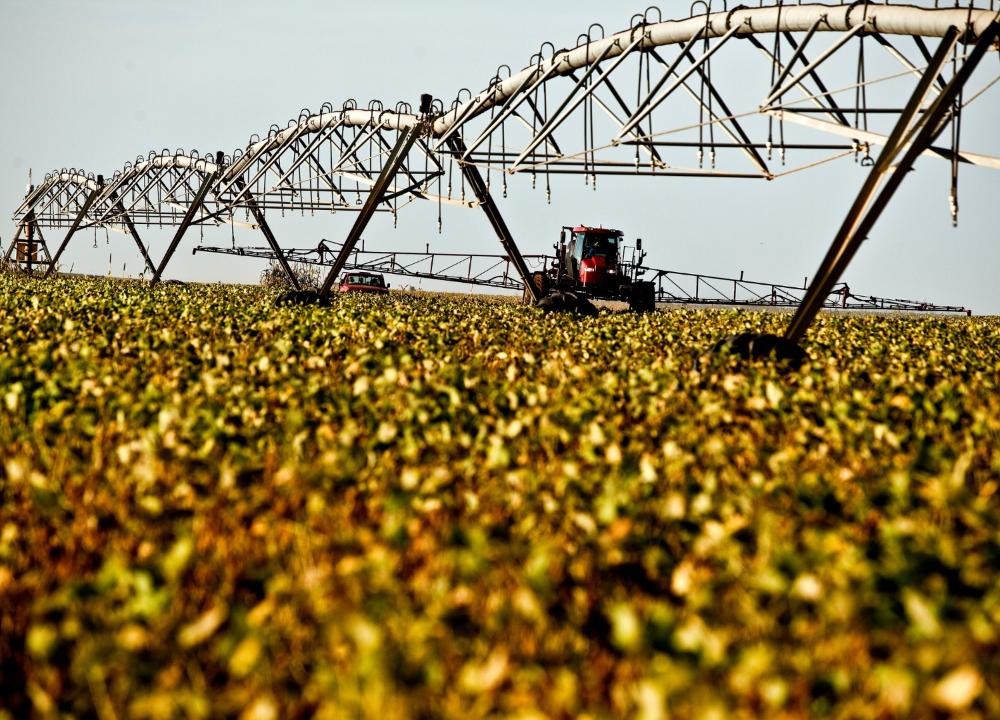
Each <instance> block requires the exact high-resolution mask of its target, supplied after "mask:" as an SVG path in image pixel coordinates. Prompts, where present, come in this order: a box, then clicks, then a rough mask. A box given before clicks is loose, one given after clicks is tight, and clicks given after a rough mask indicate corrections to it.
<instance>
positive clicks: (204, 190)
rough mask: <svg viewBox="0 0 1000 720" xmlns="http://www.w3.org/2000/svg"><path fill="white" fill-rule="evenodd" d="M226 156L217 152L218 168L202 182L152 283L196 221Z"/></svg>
mask: <svg viewBox="0 0 1000 720" xmlns="http://www.w3.org/2000/svg"><path fill="white" fill-rule="evenodd" d="M224 157H225V156H224V155H223V154H222V152H221V151H220V152H219V153H217V154H216V156H215V165H216V168H215V170H213V171H212V172H210V173H208V175H206V176H205V179H204V180H203V181H202V183H201V187H199V188H198V192H197V193H196V194H195V196H194V199H193V200H192V201H191V205H190V207H188V209H187V212H186V213H185V214H184V218H183V219H182V220H181V224H180V227H178V228H177V232H176V233H174V239H173V240H171V241H170V245H169V247H167V252H166V253H165V254H164V255H163V259H162V260H161V261H160V266H159V267H158V268H156V271H155V272H154V273H153V277H152V279H151V280H150V283H151V284H152V285H155V284H156V283H158V282H159V281H160V277H161V276H162V275H163V271H164V270H165V269H166V267H167V263H168V262H170V258H171V257H173V255H174V251H176V250H177V246H178V245H180V243H181V239H182V238H183V237H184V233H186V232H187V230H188V228H189V227H191V223H192V222H194V218H195V215H197V214H198V211H199V210H201V206H202V205H203V204H204V203H205V198H206V197H208V192H209V190H211V189H212V187H213V186H214V185H215V181H216V179H217V178H218V177H219V172H220V171H221V169H222V161H223V158H224Z"/></svg>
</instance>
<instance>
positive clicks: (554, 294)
mask: <svg viewBox="0 0 1000 720" xmlns="http://www.w3.org/2000/svg"><path fill="white" fill-rule="evenodd" d="M538 307H539V308H541V309H542V310H543V311H544V312H572V313H576V314H577V315H584V316H587V317H594V316H595V315H597V314H598V311H597V306H596V305H594V303H592V302H590V300H588V299H587V298H585V297H581V296H579V295H577V294H576V293H574V292H570V291H569V290H552V291H551V292H550V293H549V294H548V295H546V296H545V297H543V298H542V299H541V300H539V301H538Z"/></svg>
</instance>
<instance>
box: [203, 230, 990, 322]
mask: <svg viewBox="0 0 1000 720" xmlns="http://www.w3.org/2000/svg"><path fill="white" fill-rule="evenodd" d="M194 252H195V253H212V254H217V255H233V256H237V257H249V258H258V259H263V260H270V261H277V260H278V256H277V255H276V254H275V253H274V252H272V251H271V250H270V249H269V248H266V247H236V246H234V247H210V246H204V245H202V246H199V247H197V248H195V249H194ZM339 252H340V247H339V246H334V245H331V244H328V243H327V242H326V241H323V242H320V244H319V245H317V246H316V247H315V248H312V249H308V248H286V249H284V250H283V253H284V256H285V258H287V260H288V261H289V262H292V263H295V264H301V265H316V266H320V267H331V266H332V265H333V258H335V257H336V256H337V255H338V253H339ZM524 261H525V263H526V264H527V265H528V267H529V268H530V269H531V270H534V271H541V272H545V271H546V270H548V268H550V267H552V266H553V265H554V263H555V262H556V258H555V257H554V256H551V255H525V256H524ZM343 269H344V270H367V271H369V272H378V273H382V274H384V275H395V276H398V277H405V278H414V279H420V280H439V281H443V282H449V283H459V284H463V285H474V286H478V287H487V288H493V289H497V290H511V291H515V292H519V293H524V292H525V287H524V283H522V282H521V281H520V279H519V276H518V275H517V271H516V268H515V266H514V265H513V264H512V262H511V259H510V257H509V256H506V255H488V254H478V253H438V252H430V251H427V252H401V251H397V250H387V251H383V250H365V249H363V248H362V249H358V248H357V247H356V248H355V249H354V250H353V251H351V253H350V255H349V257H348V259H347V262H346V263H345V264H344V267H343ZM639 271H640V275H641V277H643V278H644V279H646V280H650V281H652V282H653V283H654V286H655V299H656V302H657V303H661V304H665V305H666V304H675V305H717V306H718V305H724V306H746V307H761V308H794V307H798V306H799V305H800V304H801V303H802V300H803V299H804V298H805V296H806V293H807V291H808V288H809V285H808V283H807V282H803V284H802V285H801V286H796V285H787V284H781V283H770V282H760V281H755V280H746V279H744V277H743V273H740V277H738V278H734V277H722V276H718V275H704V274H699V273H685V272H678V271H676V270H663V269H660V268H653V267H646V266H640V267H639ZM823 307H824V308H826V309H830V310H906V311H919V312H933V313H963V314H969V313H970V310H969V309H968V308H966V307H964V306H961V305H938V304H934V303H930V302H926V301H921V300H904V299H901V298H886V297H878V296H875V295H861V294H858V293H856V292H853V291H852V290H851V289H850V287H849V286H848V285H847V284H845V283H838V284H836V285H834V286H833V288H831V290H830V291H829V293H828V294H827V296H826V298H825V300H824V302H823Z"/></svg>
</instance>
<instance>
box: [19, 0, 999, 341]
mask: <svg viewBox="0 0 1000 720" xmlns="http://www.w3.org/2000/svg"><path fill="white" fill-rule="evenodd" d="M939 4H940V3H939V2H931V1H928V2H925V3H924V4H923V5H922V6H916V5H894V4H890V3H888V2H886V3H884V4H882V3H875V2H852V3H850V4H838V5H828V4H820V3H808V4H799V3H795V4H793V3H791V2H788V1H784V2H782V1H780V0H779V1H777V2H763V1H762V2H761V3H760V6H759V7H747V6H743V5H741V6H738V7H733V8H729V7H728V6H727V4H726V3H725V2H722V3H718V2H716V3H715V4H714V5H713V3H711V2H705V1H702V0H697V1H696V2H695V3H694V4H693V5H692V6H691V11H690V16H689V17H687V18H679V19H664V18H663V16H662V13H661V12H660V11H659V10H658V9H656V8H650V9H649V10H647V11H646V12H645V13H642V14H638V15H634V16H633V17H632V19H631V21H630V22H629V25H628V27H627V28H626V29H624V30H622V31H620V32H617V33H614V34H607V33H605V31H604V28H603V27H601V26H600V25H592V26H590V28H589V29H588V31H587V32H586V33H585V34H581V35H580V36H579V37H578V38H577V42H576V45H575V47H573V48H571V49H562V50H557V49H556V48H555V46H554V45H552V44H551V43H545V44H543V45H542V46H541V48H540V49H539V51H538V52H537V53H535V55H534V56H532V58H531V59H530V62H529V64H528V65H527V67H525V68H524V69H523V70H521V71H519V72H514V71H513V70H512V69H511V68H510V67H509V66H506V65H503V66H501V67H500V68H499V69H498V70H497V72H496V74H495V75H494V77H493V78H492V79H491V80H490V82H489V83H488V85H487V87H486V88H485V89H484V90H482V91H481V92H479V93H478V94H475V95H473V94H472V93H471V92H469V91H467V90H463V91H461V92H460V93H459V94H458V96H457V97H456V98H455V100H454V101H453V102H451V103H450V104H447V105H446V104H444V103H442V102H441V101H440V100H433V99H432V98H431V97H430V96H426V95H425V96H423V97H422V99H421V103H420V107H419V108H418V109H417V111H416V112H414V110H413V108H412V107H411V106H410V105H408V104H407V103H402V102H401V103H398V104H396V105H395V106H393V107H386V106H384V105H383V104H382V103H380V102H378V101H373V102H371V103H369V104H368V106H367V107H359V106H358V104H357V103H356V102H355V101H353V100H350V101H347V102H345V103H343V104H342V105H341V106H340V107H339V108H336V107H334V106H333V105H331V104H325V105H324V106H323V107H322V108H320V111H319V112H317V113H314V112H311V111H309V110H303V111H302V112H301V113H300V114H299V116H298V117H297V118H295V119H292V120H291V121H289V123H288V124H287V126H285V127H280V126H277V125H273V126H272V127H271V129H270V130H269V132H268V133H267V134H266V136H264V137H258V136H254V137H252V138H251V139H250V141H249V143H248V144H247V145H246V147H245V148H243V149H241V150H237V151H235V152H233V153H232V154H230V155H227V154H225V153H222V152H218V153H214V154H211V155H209V156H200V155H199V154H198V153H195V152H188V153H185V152H183V151H180V150H178V151H170V150H168V149H165V150H162V151H160V152H151V153H149V155H147V156H145V157H139V158H137V159H136V161H135V162H133V163H128V164H126V165H125V167H124V168H123V169H122V170H120V171H117V172H115V173H114V174H113V175H110V176H107V177H105V176H103V175H94V174H92V173H86V172H84V171H82V170H76V169H64V170H61V171H59V172H55V173H51V174H49V175H47V176H46V177H45V179H44V181H43V182H42V183H40V184H39V185H38V186H37V187H31V188H30V189H29V192H28V194H27V196H26V197H25V199H24V201H23V202H22V203H21V205H20V206H19V207H18V208H17V210H16V211H15V213H14V220H15V222H16V224H17V229H16V233H15V236H14V239H13V240H12V241H11V243H10V245H9V247H8V248H7V250H6V253H5V259H6V260H7V261H9V262H10V261H12V262H17V263H18V264H19V265H21V266H23V267H25V268H27V269H34V270H41V271H43V272H44V273H46V274H52V273H53V272H54V271H55V270H56V267H57V265H58V263H59V260H60V257H61V256H62V254H63V252H64V251H65V249H66V247H67V246H68V244H69V242H70V241H71V240H72V239H73V237H74V236H75V235H77V234H78V233H79V232H80V231H81V230H84V229H88V228H93V229H95V231H96V229H98V228H103V229H104V230H105V232H109V231H113V232H120V233H123V234H124V235H126V236H129V237H131V238H132V241H133V242H134V243H135V245H136V248H137V250H138V251H139V254H140V255H141V256H142V260H143V262H144V264H145V267H146V270H147V271H148V273H149V276H150V277H151V280H152V282H153V283H156V282H158V281H159V280H160V279H161V277H162V275H163V272H164V270H165V269H166V267H167V265H168V263H169V262H170V260H171V258H172V257H173V256H174V253H175V251H176V250H177V249H178V247H179V246H180V244H181V242H182V240H183V239H184V237H185V235H186V233H187V232H188V231H189V230H190V229H191V228H192V227H195V226H198V227H200V228H201V229H202V231H203V230H204V228H206V227H219V226H225V225H230V226H237V225H239V226H246V227H249V228H252V229H255V230H260V232H261V233H262V234H263V236H264V238H265V240H266V241H267V249H266V250H265V251H264V252H265V253H267V254H268V256H271V257H273V258H274V259H275V260H276V261H277V262H278V263H279V264H280V265H281V268H282V270H283V272H284V273H285V274H286V276H287V278H288V280H289V282H290V283H291V284H292V285H293V286H294V287H295V288H296V289H300V288H299V284H298V280H297V279H296V276H295V274H294V273H293V272H292V269H291V266H290V264H289V262H290V259H292V260H298V261H301V260H302V259H303V258H302V255H301V253H302V251H298V253H299V255H298V256H297V255H296V251H286V250H284V249H282V248H281V246H280V245H279V244H278V240H277V238H276V236H275V234H274V232H273V231H272V229H271V226H270V224H269V222H268V220H269V218H273V217H274V216H275V214H281V215H284V214H286V213H298V214H301V215H310V216H312V215H315V214H317V213H323V214H325V213H340V212H353V213H356V217H355V221H354V223H353V225H352V227H351V229H350V231H349V232H348V233H347V236H346V237H345V238H344V239H343V241H342V242H341V243H338V244H337V245H336V247H335V252H332V253H331V257H330V258H329V259H327V258H322V264H324V265H328V266H329V272H328V273H327V275H326V279H325V282H324V283H323V286H322V288H321V290H320V295H321V296H326V295H328V294H329V293H330V291H331V288H332V286H333V283H334V281H335V279H336V278H337V276H338V275H339V274H340V272H341V271H342V270H344V269H345V268H346V267H348V265H349V263H351V261H352V257H353V258H354V259H355V262H354V265H356V266H357V259H358V257H357V255H356V254H355V253H356V251H357V245H358V242H359V240H360V238H361V236H362V233H363V232H364V230H365V228H366V227H367V225H368V223H369V221H370V220H371V219H372V217H373V216H374V214H375V213H376V212H384V213H391V214H392V216H393V217H394V218H396V216H397V215H398V213H399V212H401V211H403V210H404V209H405V208H406V207H407V206H408V205H410V204H412V203H415V202H418V201H426V202H433V203H436V204H437V207H438V222H439V226H440V222H441V218H442V214H441V208H442V206H443V205H446V204H448V205H457V206H460V207H465V208H479V209H481V210H482V211H483V212H484V213H485V215H486V217H487V219H488V221H489V223H490V225H491V226H492V228H493V230H494V231H495V233H496V235H497V237H498V238H499V240H500V243H501V246H502V250H503V255H502V256H499V258H500V260H501V261H502V262H504V263H507V264H509V267H508V268H505V269H504V270H503V272H502V275H503V279H502V281H501V282H503V283H504V285H503V286H504V287H511V288H520V289H522V291H523V292H525V293H526V294H527V295H529V296H530V298H531V300H533V301H536V302H537V301H539V300H540V299H541V297H540V295H541V292H542V288H540V287H539V286H538V284H537V283H533V282H531V277H532V270H531V268H530V267H529V264H528V263H529V260H532V261H534V262H539V258H538V257H535V258H532V257H531V256H524V255H522V253H521V251H520V249H519V247H518V245H517V243H516V241H515V238H514V237H513V235H512V233H511V232H510V230H509V228H508V226H507V224H506V222H505V221H504V218H503V216H502V214H501V212H500V209H499V207H498V205H497V203H496V201H495V198H494V195H493V191H494V190H495V189H496V186H497V185H499V186H500V190H501V194H502V195H503V196H504V197H506V196H507V192H508V181H509V180H510V179H511V178H512V177H513V176H516V175H527V176H529V177H530V180H531V186H532V187H533V188H542V187H544V191H545V193H546V195H547V196H548V197H551V188H552V183H553V180H555V179H556V177H557V176H559V175H576V176H580V177H582V178H583V179H584V181H585V183H586V184H587V185H588V186H589V187H591V188H593V189H595V190H596V189H597V186H598V178H600V177H606V176H616V175H627V176H640V177H645V178H657V177H658V178H668V177H684V178H702V177H713V178H733V179H757V180H767V181H770V180H776V179H780V178H785V177H787V176H790V175H793V174H795V173H797V172H801V171H805V170H808V169H810V168H814V167H816V166H819V165H821V164H824V163H827V162H832V161H836V160H840V159H844V158H853V159H854V160H855V161H856V162H857V163H858V164H859V166H861V167H863V168H864V170H865V172H866V175H865V179H864V182H863V184H862V187H861V189H860V190H859V192H858V194H857V197H856V199H855V200H854V202H853V203H852V204H851V206H850V207H849V209H848V210H847V213H846V216H845V218H844V221H843V223H842V225H841V226H840V228H839V230H837V231H836V233H835V234H834V239H833V242H832V244H831V246H830V248H829V250H828V252H827V254H826V256H825V257H824V258H823V260H822V262H821V264H820V266H819V269H818V271H817V272H816V274H815V276H814V279H813V281H812V283H811V284H810V285H809V286H808V287H807V288H806V289H805V290H804V291H802V292H800V293H797V294H795V293H792V292H791V288H790V287H789V286H778V285H774V286H768V287H770V288H771V289H770V290H769V291H765V292H763V293H759V295H761V296H762V297H767V296H770V297H771V298H773V299H774V300H775V302H774V304H780V303H778V301H777V299H778V297H779V295H780V296H781V297H782V298H783V302H785V303H788V304H796V305H797V307H798V309H797V311H796V313H795V314H794V316H793V318H792V320H791V322H790V324H789V327H788V330H787V332H786V334H785V338H784V340H785V341H787V343H786V344H788V345H790V346H792V345H796V346H797V343H798V342H799V341H800V340H801V339H802V337H803V335H804V333H805V331H806V329H807V328H808V326H809V325H810V323H811V322H812V320H813V319H814V317H815V315H816V313H817V312H818V310H819V309H820V308H821V307H823V306H824V304H829V303H830V298H831V297H832V298H836V297H837V296H838V293H839V295H840V297H841V298H842V304H843V305H846V304H847V301H848V299H851V300H852V301H853V300H854V299H855V296H853V295H852V294H851V292H850V291H849V289H847V288H845V287H844V286H838V285H837V281H838V280H839V278H840V277H841V275H842V274H843V272H844V270H845V269H846V267H847V266H848V264H849V263H850V261H851V259H852V258H853V256H854V254H855V252H856V251H857V249H858V247H859V246H860V244H861V243H862V242H863V240H864V239H865V238H866V236H867V235H868V234H869V232H870V230H871V229H872V227H873V225H874V223H875V222H876V220H877V219H878V217H879V215H880V214H881V213H882V211H883V210H884V209H885V207H886V206H887V205H888V203H889V202H890V200H891V198H892V196H893V195H894V193H895V192H896V190H897V189H898V188H899V186H900V184H901V183H902V181H903V179H904V178H905V177H906V175H907V172H908V171H909V170H910V169H911V168H912V167H913V165H914V163H915V162H916V160H917V159H918V158H919V157H920V156H922V155H930V156H934V157H937V158H941V159H944V160H945V161H946V162H948V163H949V164H950V167H951V173H950V176H951V187H950V192H949V198H950V209H951V213H952V217H953V219H955V220H956V221H957V217H958V176H959V169H960V167H961V165H963V164H975V165H981V166H986V167H990V168H994V169H1000V158H997V157H993V156H988V155H984V154H977V153H974V152H970V151H968V150H966V149H965V147H964V146H963V145H962V133H961V128H962V118H963V116H965V115H966V113H967V112H972V111H975V110H976V109H977V108H978V107H980V106H981V105H982V104H983V103H982V102H981V99H982V98H983V97H984V96H986V97H988V96H989V93H990V91H991V90H992V89H993V88H994V85H995V84H996V83H997V82H998V80H1000V73H998V72H996V71H997V64H996V63H994V62H988V63H987V62H983V61H984V58H986V57H987V55H989V54H997V52H996V51H997V50H998V48H1000V44H998V38H1000V8H996V7H995V6H994V5H995V0H975V1H969V2H965V1H964V0H963V4H962V6H961V7H947V8H945V7H938V5H939ZM997 55H998V56H1000V54H997ZM734 63H735V65H734ZM713 67H714V68H715V71H714V72H713ZM733 67H736V68H738V70H737V71H735V72H734V71H732V68H733ZM977 101H979V102H977ZM603 185H604V183H603V182H602V187H603ZM140 226H142V227H164V226H166V227H170V228H174V232H173V236H172V238H171V240H170V241H169V243H168V245H167V248H166V251H165V253H164V254H163V256H162V257H161V258H160V260H159V261H158V262H156V261H154V259H153V258H152V257H151V256H150V254H149V248H148V247H147V245H146V244H144V243H143V241H142V239H141V237H140V235H139V232H138V229H137V228H138V227H140ZM56 228H58V229H60V230H63V229H65V234H64V235H63V236H62V237H61V238H59V242H58V245H57V246H55V250H54V252H52V251H51V248H50V247H49V246H48V244H47V242H46V238H45V235H44V232H43V231H45V230H51V229H56ZM233 244H234V245H235V243H233ZM227 252H233V253H235V254H242V255H248V256H258V255H257V254H255V253H257V252H258V251H257V250H255V249H253V248H235V247H232V248H230V249H228V250H227ZM390 254H391V253H390ZM400 255H401V254H400V253H396V254H395V260H394V261H393V262H396V261H399V262H401V263H402V260H401V259H400ZM464 257H466V258H468V257H471V256H464ZM496 257H497V256H494V259H496ZM438 258H439V259H440V260H441V261H443V258H442V257H441V256H438ZM541 262H543V263H544V262H545V260H544V258H543V259H542V260H541ZM511 268H512V270H513V272H510V269H511ZM438 270H439V273H438V275H436V276H435V277H440V276H441V275H447V274H448V273H447V272H445V271H443V270H442V266H441V265H439V266H438ZM470 272H471V271H470ZM454 274H461V273H454ZM653 274H654V275H655V281H656V282H657V283H658V284H657V293H658V299H660V300H668V299H670V297H671V296H672V295H675V294H676V295H677V296H678V297H680V296H681V295H683V294H685V293H686V294H690V293H689V291H684V293H674V292H673V290H671V289H670V288H671V287H673V285H679V284H680V283H679V282H677V278H678V277H680V276H681V274H678V273H671V272H670V271H665V270H655V269H653ZM418 276H419V275H418ZM692 277H697V278H698V279H697V281H696V282H697V283H698V286H699V288H700V286H701V285H702V282H703V281H704V282H705V283H707V284H709V285H711V284H713V283H714V284H721V283H722V282H735V283H736V286H735V290H736V295H739V290H740V287H739V283H741V282H743V281H741V280H734V279H731V278H730V279H716V278H707V277H706V276H692ZM647 279H648V278H647ZM490 282H496V280H495V278H491V279H490ZM507 283H510V284H507ZM672 284H673V285H672ZM726 294H727V295H728V293H726ZM694 298H696V299H698V300H701V299H702V298H701V296H700V292H699V290H698V289H696V291H695V293H694ZM705 299H706V300H707V299H708V298H705ZM758 299H759V298H758ZM873 300H876V301H879V300H881V299H879V298H874V299H873ZM882 302H890V301H882ZM915 309H920V308H919V307H918V308H915ZM948 309H960V308H948ZM751 345H752V343H751ZM762 346H763V345H762ZM747 352H750V353H754V352H756V351H755V350H754V349H753V348H752V347H750V348H749V350H747Z"/></svg>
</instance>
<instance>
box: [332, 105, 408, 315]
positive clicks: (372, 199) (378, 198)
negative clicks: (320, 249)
mask: <svg viewBox="0 0 1000 720" xmlns="http://www.w3.org/2000/svg"><path fill="white" fill-rule="evenodd" d="M425 131H426V127H425V124H424V123H423V122H419V123H416V124H415V125H413V127H411V128H409V129H408V130H406V131H404V132H403V134H401V135H400V136H399V139H398V140H396V144H395V146H394V147H393V148H392V152H390V153H389V157H387V158H386V161H385V165H383V166H382V172H381V173H379V176H378V178H376V180H375V184H374V185H373V186H372V189H371V191H370V192H369V193H368V198H367V199H366V200H365V204H364V205H363V206H362V208H361V210H360V212H358V217H357V218H356V219H355V221H354V225H353V226H352V227H351V230H350V232H349V233H348V234H347V238H346V239H345V240H344V244H343V245H342V246H341V248H340V253H339V254H338V255H337V259H336V260H335V261H334V263H333V267H331V268H330V272H329V273H327V276H326V280H324V281H323V287H322V288H321V289H320V291H319V295H320V297H329V296H330V291H331V290H332V289H333V282H334V280H336V279H337V276H338V275H340V272H341V271H342V270H343V269H344V266H345V265H346V264H347V260H348V257H349V256H350V254H351V251H352V250H354V246H355V245H357V244H358V240H360V239H361V233H363V232H364V231H365V228H366V227H368V223H369V222H371V219H372V217H373V216H374V215H375V210H376V209H377V208H378V205H379V203H381V202H382V200H383V197H384V195H385V193H386V190H388V189H389V185H390V184H391V183H392V181H393V178H395V177H396V172H397V171H398V170H399V169H400V168H401V167H402V166H403V162H404V161H405V160H406V156H407V154H408V153H409V152H410V148H412V147H413V144H414V143H415V142H416V141H417V138H418V137H420V135H422V134H423V133H424V132H425Z"/></svg>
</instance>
